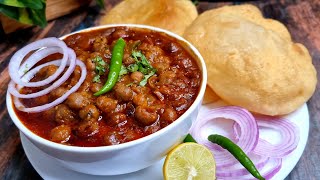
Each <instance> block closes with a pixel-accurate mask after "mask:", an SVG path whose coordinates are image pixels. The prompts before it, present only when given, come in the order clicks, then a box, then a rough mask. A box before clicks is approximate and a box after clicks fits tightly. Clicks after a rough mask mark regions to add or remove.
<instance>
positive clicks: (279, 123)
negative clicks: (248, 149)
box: [253, 116, 300, 158]
mask: <svg viewBox="0 0 320 180" xmlns="http://www.w3.org/2000/svg"><path fill="white" fill-rule="evenodd" d="M256 119H257V122H258V126H259V127H267V128H271V129H274V130H276V131H278V132H279V133H280V135H281V138H282V139H281V142H280V143H277V144H275V145H272V144H270V143H268V142H267V141H266V140H263V139H260V140H259V142H258V144H257V146H256V148H255V149H254V150H253V152H254V153H255V154H258V155H263V156H267V157H273V158H283V157H285V156H286V155H288V154H290V153H291V152H292V151H294V150H295V149H296V148H297V146H298V143H299V139H300V136H299V129H298V128H297V127H296V125H295V124H293V123H292V122H290V121H289V120H287V119H284V118H279V117H268V116H256Z"/></svg>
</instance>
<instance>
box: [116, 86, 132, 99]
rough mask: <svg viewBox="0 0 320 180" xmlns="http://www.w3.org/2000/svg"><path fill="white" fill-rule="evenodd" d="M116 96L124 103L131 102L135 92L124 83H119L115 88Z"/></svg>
mask: <svg viewBox="0 0 320 180" xmlns="http://www.w3.org/2000/svg"><path fill="white" fill-rule="evenodd" d="M114 91H115V93H116V96H117V97H118V98H120V99H122V100H124V101H130V100H132V98H133V91H132V90H131V88H130V87H128V86H126V85H125V84H123V83H117V84H116V86H115V87H114Z"/></svg>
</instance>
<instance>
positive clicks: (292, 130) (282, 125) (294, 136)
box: [190, 106, 299, 179]
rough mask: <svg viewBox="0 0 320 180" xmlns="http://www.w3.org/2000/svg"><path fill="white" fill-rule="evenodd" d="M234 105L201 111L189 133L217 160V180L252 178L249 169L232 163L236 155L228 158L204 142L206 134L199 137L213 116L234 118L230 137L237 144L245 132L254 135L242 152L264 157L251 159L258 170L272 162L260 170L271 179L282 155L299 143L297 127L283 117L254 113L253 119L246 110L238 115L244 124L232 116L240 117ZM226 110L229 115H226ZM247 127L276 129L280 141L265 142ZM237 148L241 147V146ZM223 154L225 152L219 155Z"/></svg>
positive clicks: (277, 168)
mask: <svg viewBox="0 0 320 180" xmlns="http://www.w3.org/2000/svg"><path fill="white" fill-rule="evenodd" d="M234 108H235V107H234V106H232V107H228V106H226V107H223V108H217V109H211V110H206V111H200V114H199V117H198V120H197V121H195V122H194V124H193V125H192V127H191V129H190V133H191V134H192V135H193V137H194V138H195V140H196V141H197V142H198V143H200V144H203V145H205V146H207V147H208V148H209V149H210V150H211V151H212V152H213V154H214V156H215V159H216V163H217V172H216V173H217V177H219V179H251V178H250V177H249V175H248V174H249V172H248V171H247V170H246V169H244V168H238V166H239V165H240V163H237V162H234V161H233V160H234V159H235V158H233V159H230V158H229V157H228V155H229V152H226V151H223V152H221V150H220V149H219V148H216V147H215V146H214V144H213V143H210V142H209V141H207V137H202V136H201V134H200V133H201V131H202V130H203V129H204V128H206V125H209V123H211V121H212V120H214V119H217V118H220V117H223V118H225V119H232V120H235V122H234V123H233V126H232V128H233V131H232V133H231V135H230V136H231V139H232V140H233V141H234V142H235V143H236V144H238V145H239V144H241V143H242V144H243V142H242V141H243V139H242V137H243V136H244V134H246V136H251V137H254V138H253V139H254V141H256V142H255V143H252V144H251V146H250V147H251V148H248V149H244V150H245V151H244V152H245V153H246V154H249V157H252V155H257V156H259V157H263V158H262V159H258V160H254V162H255V166H256V167H257V168H258V169H259V170H264V169H265V168H267V167H266V166H268V165H271V168H269V169H267V171H264V172H263V171H260V172H262V173H261V175H262V176H263V177H264V178H266V179H270V178H272V177H273V176H274V175H275V174H276V173H277V172H279V171H280V169H281V166H282V159H281V158H283V157H285V156H286V155H288V154H290V153H291V152H292V151H293V150H294V149H295V148H296V147H297V145H298V142H299V131H298V128H297V127H296V126H295V125H294V124H293V123H291V122H290V121H288V120H286V119H284V118H279V117H268V116H255V118H256V119H255V118H253V117H252V115H251V114H250V113H249V112H247V111H245V113H248V114H250V115H251V116H250V115H249V116H248V118H247V119H243V118H240V119H243V120H241V121H243V122H244V124H241V123H239V122H238V121H237V120H236V119H238V118H239V117H236V118H235V117H234V116H239V113H237V112H236V110H239V109H241V110H243V109H242V108H238V109H236V110H235V109H234ZM235 112H236V113H235ZM225 113H228V114H232V115H226V114H225ZM252 124H255V125H252ZM248 126H252V127H253V128H256V129H257V130H259V129H258V128H257V126H258V127H259V128H263V127H267V128H271V129H274V130H276V131H279V132H280V134H281V136H282V141H281V142H280V143H278V144H276V145H273V144H271V143H269V142H268V141H266V140H263V139H261V138H259V133H258V132H257V133H254V134H251V131H249V130H247V129H248ZM256 138H257V139H256ZM240 147H241V148H243V147H242V146H240ZM223 153H224V155H222V154H223ZM221 157H225V158H226V159H222V158H221ZM266 159H268V160H266Z"/></svg>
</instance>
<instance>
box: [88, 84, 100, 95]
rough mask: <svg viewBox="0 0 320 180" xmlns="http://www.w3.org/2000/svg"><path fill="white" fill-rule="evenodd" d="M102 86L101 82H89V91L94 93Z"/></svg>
mask: <svg viewBox="0 0 320 180" xmlns="http://www.w3.org/2000/svg"><path fill="white" fill-rule="evenodd" d="M102 86H103V85H102V84H101V83H91V84H90V91H91V92H94V93H96V92H98V91H99V90H100V89H101V88H102Z"/></svg>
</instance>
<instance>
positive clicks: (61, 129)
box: [50, 125, 71, 143]
mask: <svg viewBox="0 0 320 180" xmlns="http://www.w3.org/2000/svg"><path fill="white" fill-rule="evenodd" d="M70 136H71V128H70V126H68V125H60V126H57V127H55V128H53V129H52V130H51V132H50V139H51V141H54V142H59V143H64V142H67V141H68V140H69V138H70Z"/></svg>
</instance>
